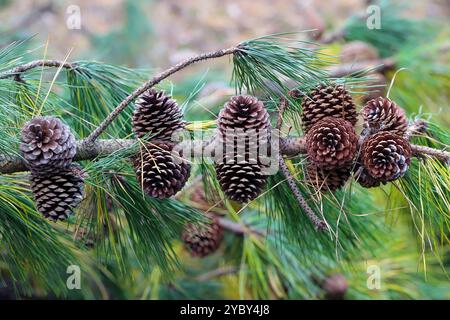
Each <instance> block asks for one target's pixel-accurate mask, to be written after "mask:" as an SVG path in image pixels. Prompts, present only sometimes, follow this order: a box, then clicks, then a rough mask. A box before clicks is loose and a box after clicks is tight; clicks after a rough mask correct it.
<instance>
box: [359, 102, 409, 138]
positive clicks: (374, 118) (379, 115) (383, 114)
mask: <svg viewBox="0 0 450 320" xmlns="http://www.w3.org/2000/svg"><path fill="white" fill-rule="evenodd" d="M362 115H363V118H364V126H365V127H366V128H368V129H369V130H370V132H371V133H376V132H379V131H389V132H391V133H395V134H397V135H399V136H403V135H404V134H405V132H406V129H407V128H408V120H407V119H406V115H405V111H404V110H403V109H402V108H400V107H399V106H398V105H397V104H396V103H395V102H393V101H391V100H389V99H388V98H383V97H378V98H376V99H372V100H370V101H369V102H367V103H366V105H365V106H364V108H363V110H362Z"/></svg>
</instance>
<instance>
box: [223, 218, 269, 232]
mask: <svg viewBox="0 0 450 320" xmlns="http://www.w3.org/2000/svg"><path fill="white" fill-rule="evenodd" d="M216 219H217V223H218V224H219V225H220V226H221V227H222V228H224V229H225V230H228V231H230V232H233V233H234V234H237V235H239V236H245V235H249V234H253V235H256V236H260V237H264V236H265V235H266V234H265V232H263V231H261V230H256V229H253V228H250V227H248V226H246V225H244V224H241V223H237V222H234V221H231V220H229V219H226V218H223V217H217V216H216Z"/></svg>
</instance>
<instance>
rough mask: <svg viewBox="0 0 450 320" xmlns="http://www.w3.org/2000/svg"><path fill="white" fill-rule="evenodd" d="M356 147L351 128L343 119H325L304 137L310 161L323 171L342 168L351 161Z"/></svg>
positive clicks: (353, 131) (355, 137)
mask: <svg viewBox="0 0 450 320" xmlns="http://www.w3.org/2000/svg"><path fill="white" fill-rule="evenodd" d="M357 146H358V137H357V135H356V133H355V129H354V128H353V126H352V125H351V124H350V123H349V122H348V121H345V120H343V119H337V118H333V117H327V118H324V119H322V120H321V121H319V122H317V123H316V124H315V125H314V126H312V128H311V130H310V131H309V132H308V134H307V135H306V147H307V153H308V156H309V159H310V161H311V162H312V163H313V164H315V165H316V166H318V167H320V168H323V169H334V168H338V167H344V166H346V165H347V164H348V163H349V162H351V161H352V159H353V157H354V155H355V153H356V149H357Z"/></svg>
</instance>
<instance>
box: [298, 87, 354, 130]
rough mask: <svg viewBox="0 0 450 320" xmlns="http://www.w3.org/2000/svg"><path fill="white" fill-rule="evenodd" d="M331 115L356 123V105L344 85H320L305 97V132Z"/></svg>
mask: <svg viewBox="0 0 450 320" xmlns="http://www.w3.org/2000/svg"><path fill="white" fill-rule="evenodd" d="M330 116H331V117H335V118H340V119H344V120H347V121H348V122H350V123H351V124H352V125H355V124H356V121H357V113H356V107H355V104H354V103H353V100H352V96H351V95H350V93H349V92H348V91H347V90H346V89H345V87H344V86H343V85H330V86H326V85H320V86H319V87H317V88H316V89H314V90H313V91H312V92H311V93H310V95H309V96H306V97H304V98H303V101H302V125H303V130H304V131H305V133H308V132H309V130H310V129H311V127H312V126H313V125H314V124H316V123H317V122H318V121H320V120H322V119H323V118H325V117H330Z"/></svg>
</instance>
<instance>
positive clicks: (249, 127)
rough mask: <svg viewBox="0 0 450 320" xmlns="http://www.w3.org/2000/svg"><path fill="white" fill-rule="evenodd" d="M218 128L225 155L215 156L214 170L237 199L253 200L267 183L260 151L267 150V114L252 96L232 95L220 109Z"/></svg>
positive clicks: (220, 180) (223, 187)
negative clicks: (265, 148)
mask: <svg viewBox="0 0 450 320" xmlns="http://www.w3.org/2000/svg"><path fill="white" fill-rule="evenodd" d="M218 129H219V136H218V140H217V141H218V143H221V144H222V146H223V151H224V154H223V156H222V157H221V158H220V159H216V173H217V177H218V180H219V184H220V186H221V188H222V190H223V191H224V192H225V194H226V195H227V197H229V198H230V199H232V200H235V201H238V202H242V203H245V202H248V201H250V200H253V199H255V198H256V197H257V196H258V195H259V193H260V192H261V190H262V188H263V187H264V185H265V182H266V176H265V175H264V168H265V165H264V164H262V161H261V157H260V156H261V155H260V154H259V151H261V147H263V146H266V147H267V149H269V148H268V147H269V145H270V143H269V141H270V136H269V129H270V123H269V114H268V113H267V111H266V109H265V108H264V105H263V103H262V102H260V101H259V100H258V99H256V98H255V97H251V96H236V97H232V98H231V99H230V101H229V102H228V103H227V104H226V105H225V107H224V108H223V109H222V110H221V112H220V115H219V119H218ZM267 151H268V152H270V150H267ZM263 156H268V154H267V155H263Z"/></svg>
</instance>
